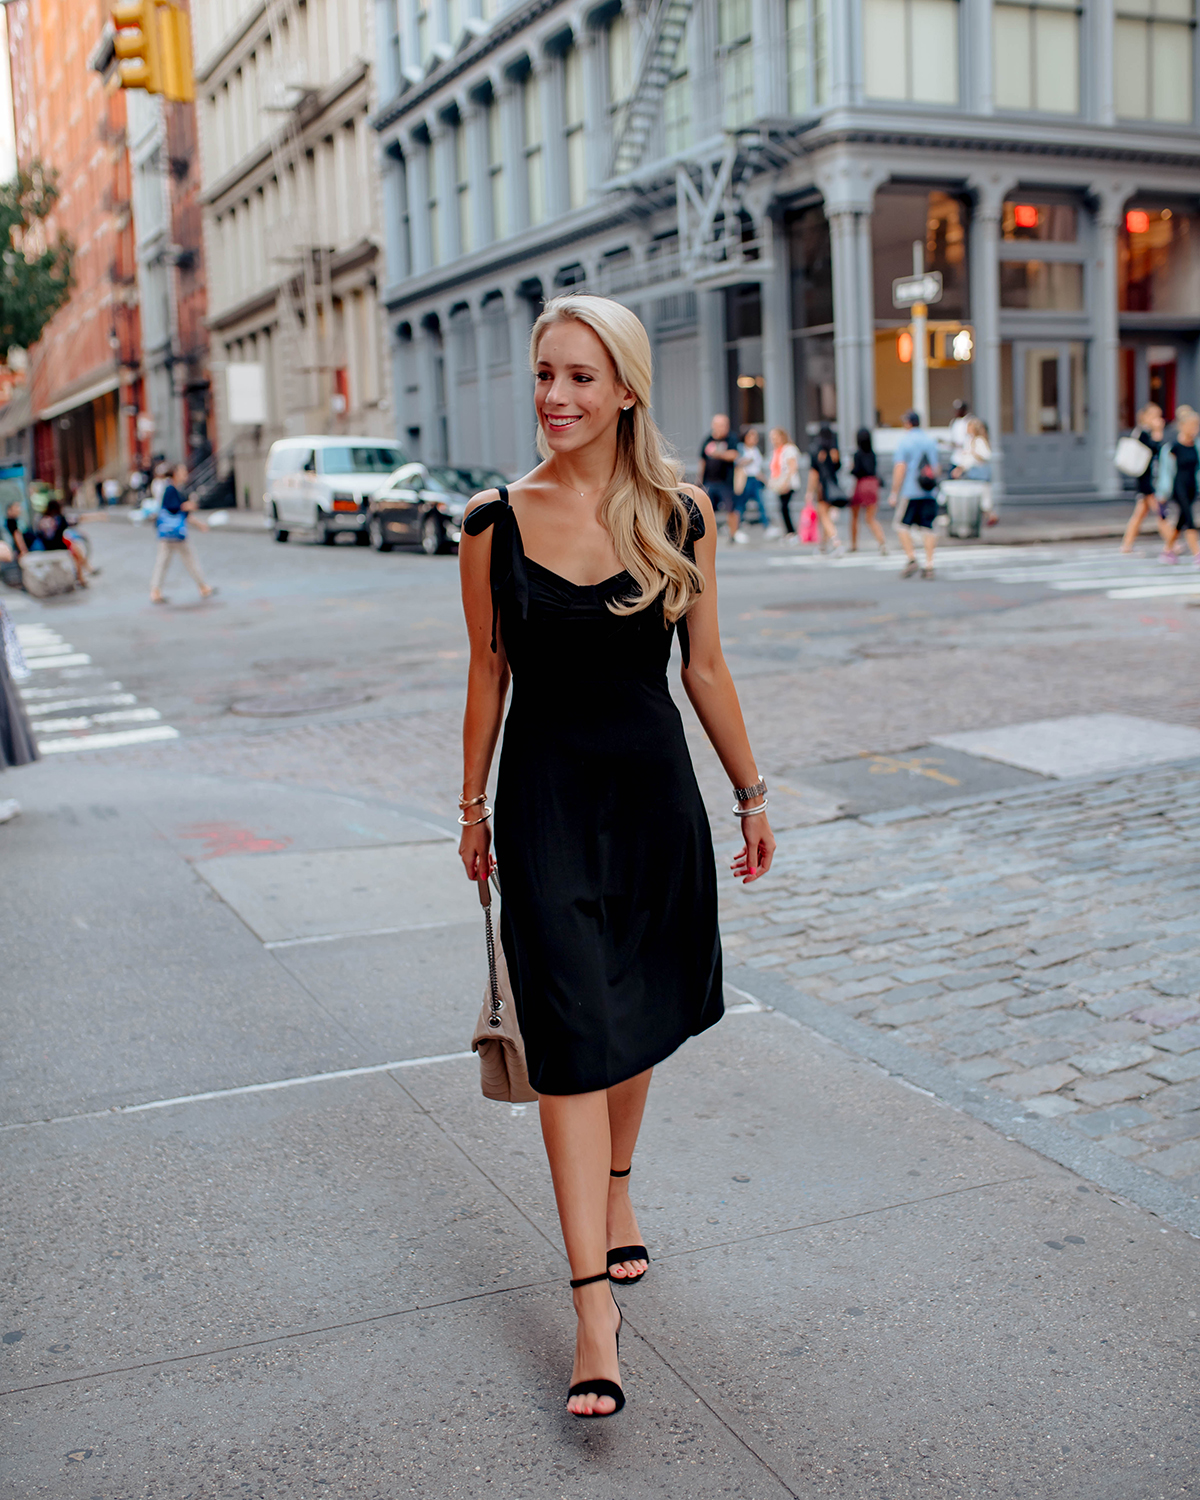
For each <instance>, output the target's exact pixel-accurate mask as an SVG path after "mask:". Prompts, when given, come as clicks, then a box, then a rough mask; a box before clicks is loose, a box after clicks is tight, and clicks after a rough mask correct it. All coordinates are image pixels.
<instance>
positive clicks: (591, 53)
mask: <svg viewBox="0 0 1200 1500" xmlns="http://www.w3.org/2000/svg"><path fill="white" fill-rule="evenodd" d="M575 45H576V46H577V47H582V48H583V118H584V126H583V131H584V143H585V144H584V152H585V156H586V161H587V182H588V195H589V197H590V196H591V195H592V194H594V193H595V192H596V191H597V189H598V188H599V186H600V184H601V183H602V182H604V181H605V180H606V179H607V177H608V170H609V167H610V165H611V161H610V156H611V152H612V141H611V138H610V135H609V130H608V79H607V77H606V76H605V67H604V48H603V47H602V46H601V38H600V33H599V32H598V31H597V30H596V29H595V27H593V26H587V25H583V26H580V28H579V35H578V37H577V39H576V42H575Z"/></svg>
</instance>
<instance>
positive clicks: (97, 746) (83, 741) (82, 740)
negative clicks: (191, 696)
mask: <svg viewBox="0 0 1200 1500" xmlns="http://www.w3.org/2000/svg"><path fill="white" fill-rule="evenodd" d="M178 738H179V731H178V729H172V728H171V726H170V725H169V724H155V725H153V726H152V727H151V728H149V729H121V730H117V731H116V732H114V733H113V734H80V735H73V736H72V737H71V738H69V739H63V740H39V741H38V749H39V750H40V751H41V752H42V754H43V755H58V754H60V753H63V752H65V751H68V750H115V749H117V747H118V746H120V745H144V744H146V743H147V742H149V741H150V740H177V739H178Z"/></svg>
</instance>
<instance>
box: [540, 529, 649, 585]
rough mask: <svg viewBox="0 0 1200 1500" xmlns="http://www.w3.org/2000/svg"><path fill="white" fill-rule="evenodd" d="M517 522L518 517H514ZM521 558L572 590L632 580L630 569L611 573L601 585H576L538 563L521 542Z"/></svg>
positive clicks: (569, 579) (543, 564) (572, 580)
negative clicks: (626, 579) (621, 580)
mask: <svg viewBox="0 0 1200 1500" xmlns="http://www.w3.org/2000/svg"><path fill="white" fill-rule="evenodd" d="M513 520H514V522H515V520H516V517H515V516H514V517H513ZM520 534H521V528H520V527H519V526H518V527H517V535H518V536H520ZM521 556H522V557H523V558H524V559H525V563H526V566H527V567H533V568H537V569H538V570H539V572H542V573H546V574H548V575H549V576H550V577H551V578H553V579H554V580H555V581H556V582H558V583H565V584H566V585H567V587H568V588H571V589H602V588H603V587H604V586H605V584H608V583H616V581H617V579H618V578H632V577H633V574H632V573H630V571H629V569H628V568H622V569H621V571H620V572H619V573H611V574H610V575H609V576H608V577H607V578H602V579H601V580H600V582H599V583H576V582H575V580H574V579H573V578H565V577H564V576H563V575H562V574H561V573H556V572H555V571H554V569H553V568H548V567H547V566H546V564H545V563H540V562H538V560H537V558H536V557H530V556H529V554H528V553H527V552H526V551H525V543H524V541H522V542H521Z"/></svg>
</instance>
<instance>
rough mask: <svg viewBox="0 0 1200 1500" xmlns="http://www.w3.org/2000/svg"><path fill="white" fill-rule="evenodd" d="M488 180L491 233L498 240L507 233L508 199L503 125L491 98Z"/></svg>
mask: <svg viewBox="0 0 1200 1500" xmlns="http://www.w3.org/2000/svg"><path fill="white" fill-rule="evenodd" d="M487 151H488V182H489V184H490V188H491V194H492V234H493V235H494V237H495V238H496V239H498V240H502V239H504V238H505V237H506V236H507V234H508V199H507V198H506V197H505V193H504V126H503V121H502V120H501V118H500V104H499V102H498V101H497V100H495V99H493V100H492V101H491V102H490V103H489V104H488V107H487Z"/></svg>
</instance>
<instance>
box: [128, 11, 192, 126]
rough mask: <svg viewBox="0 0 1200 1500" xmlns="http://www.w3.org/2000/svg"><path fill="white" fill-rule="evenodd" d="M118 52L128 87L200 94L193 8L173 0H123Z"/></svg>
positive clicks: (182, 99)
mask: <svg viewBox="0 0 1200 1500" xmlns="http://www.w3.org/2000/svg"><path fill="white" fill-rule="evenodd" d="M112 24H113V26H114V27H115V28H116V34H115V36H114V37H113V52H114V53H115V55H116V56H117V57H118V58H119V59H120V61H119V62H118V64H117V71H118V74H119V76H120V80H121V87H122V88H123V89H145V90H146V92H147V93H148V94H162V95H163V96H164V97H165V98H167V99H174V100H176V101H177V102H178V103H181V104H190V103H192V101H193V100H194V99H195V97H196V85H195V80H194V78H193V76H192V28H191V20H190V17H189V16H188V13H187V11H185V10H183V9H181V7H179V6H178V5H172V4H171V3H169V0H118V3H117V4H115V5H114V6H113V7H112Z"/></svg>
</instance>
